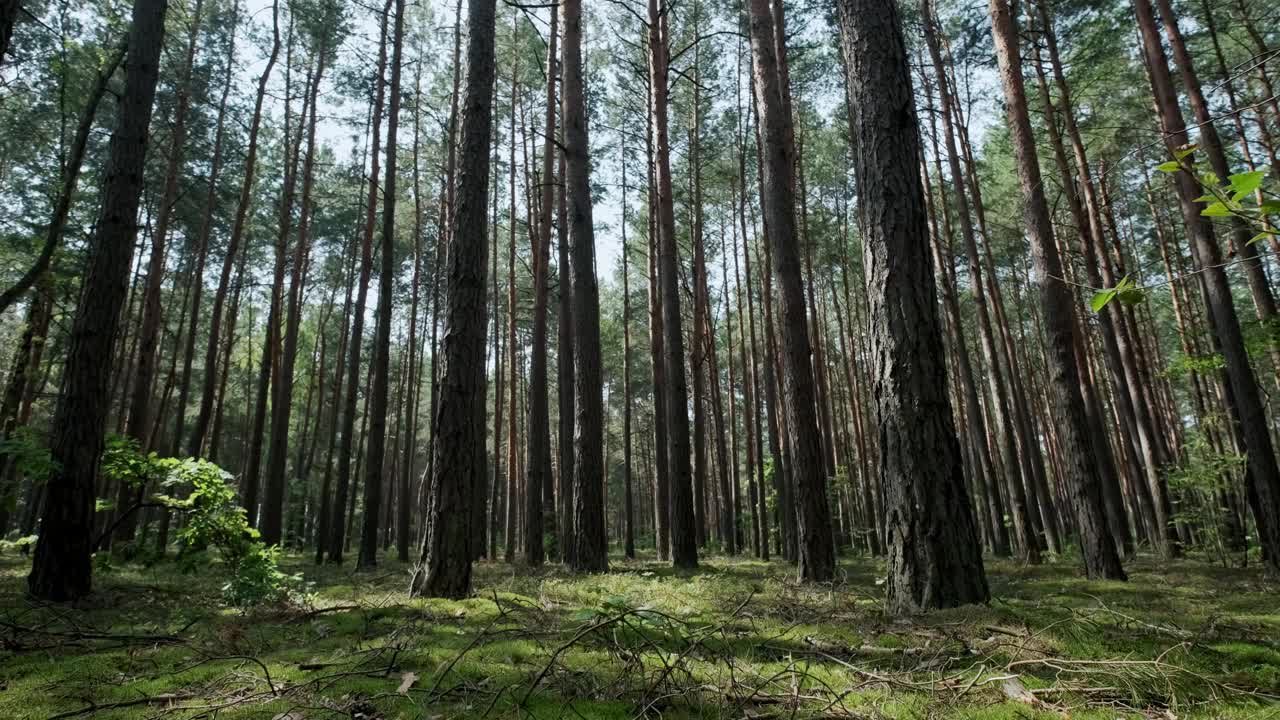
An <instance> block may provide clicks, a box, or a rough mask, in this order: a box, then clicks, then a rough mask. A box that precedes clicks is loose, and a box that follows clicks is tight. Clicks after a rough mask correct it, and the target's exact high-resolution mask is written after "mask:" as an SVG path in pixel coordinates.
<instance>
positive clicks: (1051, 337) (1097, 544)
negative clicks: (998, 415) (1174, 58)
mask: <svg viewBox="0 0 1280 720" xmlns="http://www.w3.org/2000/svg"><path fill="white" fill-rule="evenodd" d="M989 7H990V13H991V20H992V25H993V28H992V36H993V38H994V40H995V45H996V56H997V59H998V60H999V64H1000V75H1001V81H1002V84H1003V85H1004V91H1005V101H1006V102H1007V104H1008V108H1009V115H1008V119H1009V126H1010V128H1009V129H1010V132H1011V134H1012V136H1013V145H1014V154H1015V159H1016V161H1017V166H1018V178H1019V180H1020V181H1021V184H1022V192H1023V195H1024V200H1025V202H1026V206H1025V208H1024V211H1023V212H1024V221H1025V223H1026V226H1027V232H1028V235H1029V236H1030V239H1031V249H1032V257H1033V259H1034V261H1035V264H1036V272H1037V275H1038V276H1039V283H1040V303H1041V307H1042V308H1043V314H1044V322H1045V326H1046V331H1047V332H1048V341H1049V342H1048V352H1046V356H1045V361H1046V366H1047V368H1048V371H1049V374H1050V380H1051V386H1052V387H1051V392H1052V394H1053V400H1054V412H1055V414H1056V417H1057V418H1058V419H1059V421H1060V422H1059V423H1058V433H1059V437H1060V440H1061V442H1062V443H1063V445H1064V448H1063V453H1064V458H1063V460H1064V462H1065V467H1064V469H1065V470H1066V481H1067V487H1068V490H1069V491H1070V493H1071V496H1072V501H1071V502H1072V507H1073V510H1074V511H1075V516H1076V518H1075V519H1076V530H1077V532H1078V533H1079V539H1080V545H1081V549H1082V551H1083V555H1084V562H1085V572H1086V573H1087V574H1088V576H1089V577H1091V578H1108V579H1118V580H1123V579H1125V573H1124V570H1123V569H1122V568H1121V567H1120V557H1119V554H1118V553H1117V552H1116V547H1115V541H1114V540H1113V539H1112V536H1111V533H1110V530H1109V529H1108V526H1107V517H1106V511H1105V510H1104V509H1103V504H1102V487H1101V481H1100V479H1099V477H1098V472H1097V468H1096V466H1094V465H1093V463H1092V460H1091V458H1092V457H1093V455H1092V453H1093V448H1092V444H1091V438H1090V434H1089V430H1088V420H1087V418H1086V417H1085V414H1084V400H1083V398H1082V397H1081V395H1080V370H1079V368H1078V367H1077V366H1076V360H1075V338H1074V334H1075V325H1074V322H1073V320H1072V313H1073V312H1074V308H1073V307H1072V304H1071V294H1070V292H1069V291H1068V290H1067V287H1066V284H1065V282H1064V281H1063V279H1062V277H1063V276H1062V262H1061V260H1060V258H1059V257H1058V249H1057V247H1056V245H1055V242H1054V236H1053V225H1052V223H1051V222H1050V219H1049V206H1048V204H1047V202H1046V200H1045V195H1044V186H1043V183H1042V180H1041V177H1040V165H1039V159H1038V157H1037V153H1036V147H1035V138H1034V137H1033V135H1032V132H1031V121H1030V119H1029V117H1028V114H1027V98H1026V91H1025V89H1024V87H1023V83H1022V69H1021V68H1022V58H1021V53H1020V52H1019V50H1018V38H1017V30H1016V26H1015V23H1014V19H1013V17H1012V16H1011V15H1010V13H1009V6H1008V3H1007V2H1005V0H991V1H990V4H989Z"/></svg>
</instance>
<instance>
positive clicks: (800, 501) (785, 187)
mask: <svg viewBox="0 0 1280 720" xmlns="http://www.w3.org/2000/svg"><path fill="white" fill-rule="evenodd" d="M750 9H751V49H752V58H753V66H754V77H755V96H756V98H755V101H756V107H757V116H758V117H759V118H760V134H761V139H762V146H763V148H764V152H763V153H762V155H761V172H762V174H763V181H764V187H765V192H764V199H765V202H764V207H763V210H764V213H765V216H766V218H767V220H766V222H767V224H768V226H769V236H770V238H769V242H770V245H771V246H772V256H773V257H772V262H773V269H774V273H775V275H776V277H777V279H778V285H779V291H780V292H779V295H780V297H779V312H780V313H781V314H782V318H781V320H782V338H781V340H782V347H781V348H780V350H781V353H780V354H781V356H782V369H783V375H784V383H785V386H784V391H783V393H782V394H783V395H784V396H785V397H784V403H783V405H784V407H785V408H786V418H787V430H788V432H789V435H790V448H791V468H792V479H793V481H794V484H793V487H792V489H793V490H794V492H795V503H794V505H795V508H796V521H797V527H796V531H797V532H796V538H797V542H798V545H797V549H798V551H799V552H798V555H797V559H798V561H799V573H800V577H801V578H802V579H804V580H812V581H817V582H825V581H827V580H830V579H831V578H832V577H833V576H834V574H835V548H834V547H833V542H832V535H831V510H830V508H829V507H828V505H827V496H826V475H825V468H824V463H823V457H822V456H823V452H822V438H821V436H820V435H819V432H818V420H817V416H816V415H817V397H816V390H815V387H814V380H813V365H812V362H811V360H810V344H809V334H808V330H807V327H806V325H807V322H806V318H807V314H806V312H805V307H804V282H803V279H802V278H801V275H800V254H799V247H798V246H797V242H796V232H795V219H796V214H795V195H794V189H795V182H794V179H793V175H794V172H795V159H794V156H793V155H792V154H791V153H789V152H788V148H789V147H792V148H793V147H794V146H793V145H791V144H790V143H787V142H786V141H785V139H784V135H785V134H786V129H787V126H788V124H789V119H788V118H785V117H784V116H783V102H782V96H783V93H782V89H781V79H780V77H779V60H778V56H777V52H778V47H777V46H776V45H775V43H774V39H773V36H774V28H775V20H774V18H773V16H772V15H771V14H770V11H769V3H768V0H751V5H750ZM778 12H779V13H780V12H781V10H780V9H779V10H778Z"/></svg>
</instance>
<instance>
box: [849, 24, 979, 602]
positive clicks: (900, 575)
mask: <svg viewBox="0 0 1280 720" xmlns="http://www.w3.org/2000/svg"><path fill="white" fill-rule="evenodd" d="M839 9H840V25H841V38H842V42H843V44H844V52H845V61H846V63H847V65H848V88H849V106H850V108H851V109H852V114H851V116H850V137H851V138H852V139H853V142H854V144H855V147H856V150H855V153H854V161H855V170H856V173H857V187H858V190H859V201H860V212H859V215H860V218H861V224H862V226H863V227H862V235H863V257H864V258H865V260H864V262H865V264H866V279H865V282H866V289H867V297H868V303H869V309H870V312H871V316H872V317H873V318H874V320H875V323H874V325H873V330H872V336H871V338H870V341H871V344H872V362H873V363H874V365H875V368H874V375H873V379H872V387H873V396H874V398H875V404H876V422H877V425H878V429H879V435H880V443H879V445H880V478H881V482H882V484H883V485H884V490H885V504H886V507H885V515H886V518H887V519H886V523H887V525H888V527H887V535H888V545H889V558H888V582H887V588H888V589H887V609H888V610H889V611H890V612H891V613H914V612H920V611H923V610H930V609H934V608H939V607H952V606H956V605H964V604H968V603H975V602H985V601H986V600H987V598H988V590H987V581H986V575H985V574H984V572H983V567H982V548H981V543H980V541H979V539H978V533H977V529H976V526H975V524H974V520H973V513H972V512H971V510H970V507H969V499H968V496H967V494H966V493H965V487H964V474H963V468H962V460H961V454H960V444H959V442H958V440H957V439H956V434H955V429H954V426H953V425H952V420H951V417H952V415H951V403H950V399H949V398H948V396H947V390H946V367H945V364H944V358H945V354H944V353H943V346H942V332H941V328H940V326H939V322H938V316H937V304H936V301H935V299H934V298H935V295H936V291H935V287H934V278H933V272H932V265H931V264H930V260H929V254H928V252H929V251H928V229H927V228H928V226H927V220H926V216H925V200H924V191H923V189H922V188H921V186H920V176H919V170H918V168H919V167H920V161H919V158H920V138H919V131H918V129H917V127H918V126H917V122H916V117H915V107H914V101H913V95H912V89H911V79H910V78H911V76H910V71H909V69H908V65H907V54H906V47H905V44H904V42H903V39H902V29H901V21H900V19H899V17H898V12H897V8H896V6H895V5H894V4H893V3H891V2H888V1H887V0H841V2H840V8H839Z"/></svg>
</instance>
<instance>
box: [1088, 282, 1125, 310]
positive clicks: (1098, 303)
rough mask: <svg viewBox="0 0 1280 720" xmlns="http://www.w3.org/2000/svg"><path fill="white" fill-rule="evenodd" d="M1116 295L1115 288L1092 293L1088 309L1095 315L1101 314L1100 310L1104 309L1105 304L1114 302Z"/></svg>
mask: <svg viewBox="0 0 1280 720" xmlns="http://www.w3.org/2000/svg"><path fill="white" fill-rule="evenodd" d="M1118 293H1119V291H1118V290H1116V289H1115V288H1107V289H1106V290H1099V291H1098V292H1096V293H1094V294H1093V298H1092V299H1090V300H1089V307H1090V308H1092V309H1093V311H1094V312H1095V313H1097V312H1102V308H1104V307H1106V306H1107V303H1109V302H1111V301H1112V300H1115V299H1116V295H1117V294H1118Z"/></svg>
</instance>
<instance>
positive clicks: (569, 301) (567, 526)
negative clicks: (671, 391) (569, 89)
mask: <svg viewBox="0 0 1280 720" xmlns="http://www.w3.org/2000/svg"><path fill="white" fill-rule="evenodd" d="M557 12H559V11H558V10H557ZM562 72H563V71H562ZM563 123H564V121H563V120H561V125H562V127H563ZM564 177H565V160H564V153H560V178H561V180H562V182H561V183H559V192H558V193H557V195H556V203H557V205H556V246H557V255H558V257H557V262H558V265H557V275H558V276H559V278H558V281H559V287H558V288H557V292H558V293H559V302H558V308H557V309H558V312H559V315H558V327H557V358H556V388H557V393H558V406H559V414H560V418H559V427H558V435H557V440H556V442H557V447H556V455H557V466H558V471H559V476H560V477H559V483H560V517H561V519H562V521H563V522H562V523H561V532H562V538H561V542H560V547H561V552H562V553H563V555H564V562H565V564H567V565H572V564H573V562H574V560H573V556H574V553H576V552H577V541H576V540H574V537H575V535H576V530H575V528H574V519H573V505H574V501H573V417H574V397H573V366H574V360H573V356H574V349H573V291H572V288H571V285H572V280H571V278H570V269H569V228H568V225H569V209H568V204H567V202H566V200H565V187H564V183H563V178H564Z"/></svg>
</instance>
